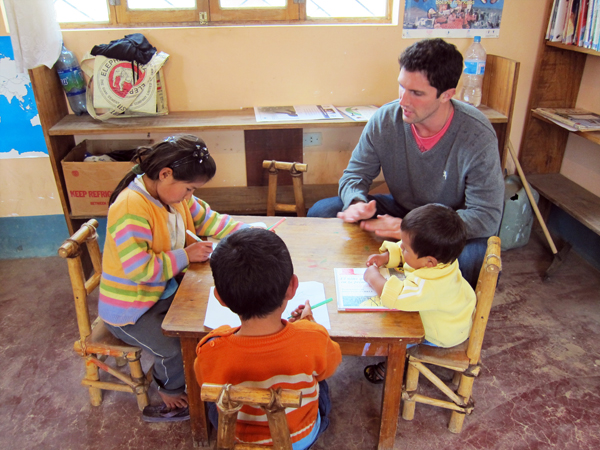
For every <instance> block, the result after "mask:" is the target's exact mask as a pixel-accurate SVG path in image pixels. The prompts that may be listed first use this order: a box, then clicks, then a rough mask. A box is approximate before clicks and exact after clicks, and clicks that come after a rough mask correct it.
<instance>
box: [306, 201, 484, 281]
mask: <svg viewBox="0 0 600 450" xmlns="http://www.w3.org/2000/svg"><path fill="white" fill-rule="evenodd" d="M367 199H368V201H371V200H375V202H376V203H377V212H376V213H375V214H376V215H383V214H389V215H390V216H394V217H399V218H402V217H404V216H405V215H406V214H408V212H409V211H408V210H407V209H405V208H403V207H402V206H400V205H398V204H397V203H396V202H395V201H394V198H393V197H392V196H391V195H390V194H377V195H368V196H367ZM343 208H344V204H343V203H342V200H340V198H339V197H330V198H324V199H323V200H319V201H318V202H317V203H315V204H314V205H313V206H312V208H310V209H309V210H308V213H307V216H308V217H337V213H338V212H340V211H342V209H343ZM374 217H375V216H374ZM486 249H487V238H475V239H469V240H468V241H467V245H465V248H464V249H463V251H462V253H461V254H460V256H459V257H458V266H459V267H460V272H461V273H462V276H463V278H464V279H465V280H467V282H468V283H469V284H470V285H471V286H472V287H473V289H475V287H476V286H477V278H478V277H479V271H480V270H481V264H482V263H483V258H484V257H485V251H486Z"/></svg>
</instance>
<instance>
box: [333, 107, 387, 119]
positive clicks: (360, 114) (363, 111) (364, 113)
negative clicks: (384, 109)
mask: <svg viewBox="0 0 600 450" xmlns="http://www.w3.org/2000/svg"><path fill="white" fill-rule="evenodd" d="M336 108H337V109H338V110H340V111H341V112H342V113H344V114H345V115H346V116H348V117H350V118H351V119H352V120H354V121H356V122H367V121H368V120H369V119H370V118H371V117H372V116H373V114H375V111H377V110H378V109H379V107H377V106H375V105H366V106H336Z"/></svg>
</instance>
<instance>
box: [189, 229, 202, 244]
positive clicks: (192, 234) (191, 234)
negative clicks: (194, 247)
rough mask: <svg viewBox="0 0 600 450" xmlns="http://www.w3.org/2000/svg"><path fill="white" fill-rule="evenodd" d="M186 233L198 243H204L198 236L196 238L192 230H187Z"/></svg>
mask: <svg viewBox="0 0 600 450" xmlns="http://www.w3.org/2000/svg"><path fill="white" fill-rule="evenodd" d="M185 232H186V233H187V234H189V235H190V236H191V237H193V238H194V239H196V240H197V241H198V242H202V239H200V238H199V237H198V236H196V235H195V234H194V233H192V232H191V231H190V230H185Z"/></svg>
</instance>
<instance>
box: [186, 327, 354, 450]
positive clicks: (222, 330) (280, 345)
mask: <svg viewBox="0 0 600 450" xmlns="http://www.w3.org/2000/svg"><path fill="white" fill-rule="evenodd" d="M283 322H284V323H285V328H284V329H283V330H281V331H280V332H279V333H275V334H272V335H268V336H237V335H236V334H234V333H235V332H237V331H238V330H239V327H237V328H231V327H229V326H227V325H225V326H222V327H219V328H217V329H215V330H213V331H211V332H210V333H209V334H208V335H207V336H205V337H204V338H203V339H202V340H201V341H200V343H199V344H198V347H197V348H196V355H197V357H196V361H195V363H194V370H195V372H196V379H197V380H198V384H199V385H202V383H215V384H225V383H231V384H234V385H238V384H239V385H242V386H247V387H260V388H271V387H273V388H278V387H281V388H283V389H294V390H299V391H302V406H301V407H300V408H297V409H293V408H290V409H287V410H286V414H287V422H288V425H289V428H290V434H291V438H292V443H294V442H298V441H299V440H301V439H302V438H304V437H306V436H308V435H309V434H310V433H311V431H312V429H313V427H314V425H315V422H316V420H317V414H318V410H319V401H318V399H319V384H318V382H319V381H322V380H324V379H326V378H328V377H330V376H331V375H333V373H334V372H335V370H336V369H337V366H338V365H339V364H340V362H341V361H342V354H341V351H340V346H339V345H338V344H337V343H335V342H333V341H332V340H331V338H330V337H329V334H328V333H327V330H326V329H325V328H324V327H323V326H322V325H319V324H317V323H314V322H309V321H308V320H300V321H298V322H295V323H289V322H287V321H285V320H283ZM236 437H237V438H238V439H239V440H241V441H242V442H251V443H254V444H271V445H272V441H271V434H270V432H269V425H268V422H267V417H266V415H265V413H264V412H263V411H262V410H261V409H260V408H254V407H251V406H244V407H243V408H242V410H241V411H240V412H239V414H238V421H237V426H236Z"/></svg>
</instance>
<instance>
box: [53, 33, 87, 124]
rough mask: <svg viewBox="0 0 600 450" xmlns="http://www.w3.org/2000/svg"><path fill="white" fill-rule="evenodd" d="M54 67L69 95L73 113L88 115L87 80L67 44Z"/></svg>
mask: <svg viewBox="0 0 600 450" xmlns="http://www.w3.org/2000/svg"><path fill="white" fill-rule="evenodd" d="M54 67H55V68H56V73H58V77H59V78H60V82H61V83H62V86H63V88H64V89H65V92H66V93H67V99H68V100H69V105H70V106H71V109H72V110H73V112H74V113H75V114H77V115H78V116H80V115H82V114H84V113H86V112H87V109H86V107H85V79H84V78H83V72H82V71H81V67H80V66H79V63H78V62H77V58H75V55H74V54H73V52H71V51H70V50H67V48H66V47H65V44H63V46H62V51H61V52H60V56H59V57H58V61H56V64H55V65H54Z"/></svg>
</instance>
